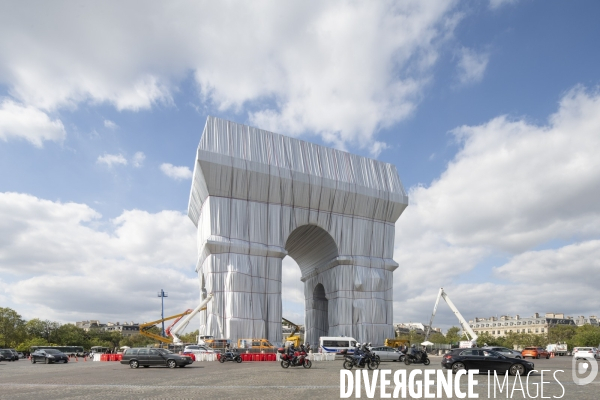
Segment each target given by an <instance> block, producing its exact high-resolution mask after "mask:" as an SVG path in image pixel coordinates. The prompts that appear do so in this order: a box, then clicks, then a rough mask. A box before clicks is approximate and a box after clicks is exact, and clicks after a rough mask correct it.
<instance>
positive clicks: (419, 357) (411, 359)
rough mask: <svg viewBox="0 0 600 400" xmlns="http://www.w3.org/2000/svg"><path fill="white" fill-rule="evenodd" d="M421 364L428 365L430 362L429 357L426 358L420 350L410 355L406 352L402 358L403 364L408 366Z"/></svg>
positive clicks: (425, 354)
mask: <svg viewBox="0 0 600 400" xmlns="http://www.w3.org/2000/svg"><path fill="white" fill-rule="evenodd" d="M411 363H413V364H420V363H423V364H424V365H429V364H430V363H431V361H429V357H427V353H426V352H424V351H422V350H417V351H416V354H411V353H410V352H407V353H406V355H405V356H404V364H406V365H410V364H411Z"/></svg>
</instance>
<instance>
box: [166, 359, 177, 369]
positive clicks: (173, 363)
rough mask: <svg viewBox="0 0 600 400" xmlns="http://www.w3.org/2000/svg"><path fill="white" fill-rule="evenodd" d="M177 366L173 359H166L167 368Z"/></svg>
mask: <svg viewBox="0 0 600 400" xmlns="http://www.w3.org/2000/svg"><path fill="white" fill-rule="evenodd" d="M176 366H177V363H176V362H175V360H169V361H167V367H169V368H175V367H176Z"/></svg>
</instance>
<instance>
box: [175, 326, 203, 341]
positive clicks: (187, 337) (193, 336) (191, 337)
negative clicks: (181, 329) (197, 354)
mask: <svg viewBox="0 0 600 400" xmlns="http://www.w3.org/2000/svg"><path fill="white" fill-rule="evenodd" d="M199 334H200V331H199V330H198V329H196V330H195V331H193V332H188V333H184V334H183V335H179V338H180V339H181V341H182V342H183V343H196V341H197V340H198V339H197V338H198V335H199Z"/></svg>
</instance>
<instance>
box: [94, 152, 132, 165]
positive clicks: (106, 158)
mask: <svg viewBox="0 0 600 400" xmlns="http://www.w3.org/2000/svg"><path fill="white" fill-rule="evenodd" d="M96 162H97V163H98V164H106V165H108V166H109V167H112V166H113V165H115V164H123V165H127V159H125V157H123V155H122V154H104V155H102V156H98V159H97V160H96Z"/></svg>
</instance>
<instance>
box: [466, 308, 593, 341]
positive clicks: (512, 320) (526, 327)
mask: <svg viewBox="0 0 600 400" xmlns="http://www.w3.org/2000/svg"><path fill="white" fill-rule="evenodd" d="M585 324H592V325H598V319H597V318H596V316H595V315H591V316H590V317H589V318H585V317H583V316H580V317H577V319H574V318H573V317H565V315H564V314H563V313H546V314H545V315H544V316H542V315H540V314H539V313H535V314H534V315H533V316H531V317H521V316H519V315H515V316H514V317H511V316H508V315H502V316H500V317H489V318H475V319H474V320H470V321H469V325H470V326H471V329H473V331H474V332H475V333H476V334H478V335H480V334H482V333H484V332H487V333H489V334H491V335H492V336H496V337H499V336H506V335H507V334H508V333H510V332H513V333H533V334H536V335H545V334H547V333H548V328H550V327H553V326H556V325H573V326H579V325H585Z"/></svg>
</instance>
